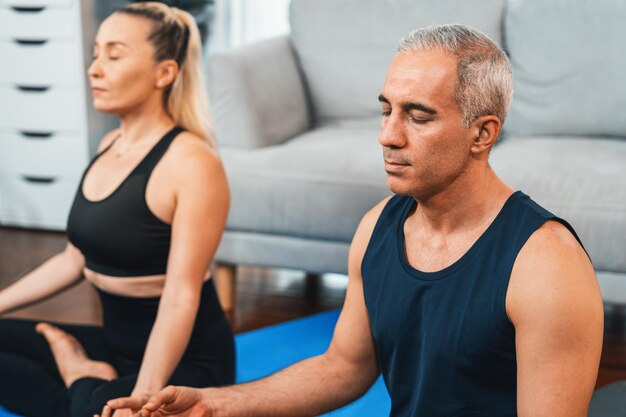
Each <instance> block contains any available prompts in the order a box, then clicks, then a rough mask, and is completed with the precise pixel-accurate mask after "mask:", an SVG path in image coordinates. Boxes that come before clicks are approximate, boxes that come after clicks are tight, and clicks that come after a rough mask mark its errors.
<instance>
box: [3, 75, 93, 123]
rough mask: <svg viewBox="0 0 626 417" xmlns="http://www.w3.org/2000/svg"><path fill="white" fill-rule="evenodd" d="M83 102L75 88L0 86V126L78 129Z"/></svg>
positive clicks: (83, 111)
mask: <svg viewBox="0 0 626 417" xmlns="http://www.w3.org/2000/svg"><path fill="white" fill-rule="evenodd" d="M85 106H86V103H85V102H84V101H83V99H82V94H81V92H80V91H79V90H78V89H75V88H74V89H72V88H62V87H58V86H50V85H44V86H40V87H38V86H20V87H18V88H0V128H15V129H19V130H26V131H28V130H37V131H39V130H43V131H50V130H69V131H74V132H79V131H81V130H82V124H83V123H84V119H85V117H84V113H85V109H84V107H85Z"/></svg>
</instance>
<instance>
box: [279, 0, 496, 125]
mask: <svg viewBox="0 0 626 417" xmlns="http://www.w3.org/2000/svg"><path fill="white" fill-rule="evenodd" d="M504 2H505V0H481V1H480V2H476V1H467V0H445V1H442V0H438V1H432V0H292V2H291V10H290V21H291V36H292V41H293V44H294V47H295V50H296V53H297V55H298V57H299V60H300V65H301V68H302V71H303V73H304V78H305V80H306V83H307V87H308V91H309V94H310V100H311V103H312V105H313V106H312V107H313V116H314V117H315V120H317V121H318V122H322V123H323V122H328V121H336V120H338V119H352V118H366V117H372V116H376V115H377V114H378V113H379V112H380V105H379V104H378V100H377V99H376V97H378V94H379V93H380V90H381V89H382V86H383V83H384V81H385V76H386V74H387V68H388V66H389V62H390V61H391V59H392V57H393V56H394V54H395V52H396V46H397V44H398V41H399V40H400V39H401V38H402V37H404V36H406V35H407V34H408V33H409V32H410V31H412V30H415V29H418V28H420V27H424V26H430V25H437V24H443V23H464V24H467V25H470V26H473V27H475V28H477V29H479V30H482V31H483V32H485V34H487V35H488V36H489V37H490V38H491V39H493V40H494V41H495V42H497V43H498V44H500V39H501V31H500V27H501V20H502V13H503V8H504ZM477 3H479V4H477Z"/></svg>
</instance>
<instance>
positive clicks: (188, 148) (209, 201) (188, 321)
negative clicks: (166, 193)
mask: <svg viewBox="0 0 626 417" xmlns="http://www.w3.org/2000/svg"><path fill="white" fill-rule="evenodd" d="M189 142H191V143H185V145H184V148H185V149H184V150H181V152H180V154H177V155H175V156H176V158H175V159H176V161H179V162H180V163H177V164H176V167H177V171H176V173H175V176H176V182H175V184H176V185H175V187H176V190H177V191H176V209H175V213H174V217H173V221H172V241H171V247H170V254H169V259H168V266H167V278H166V280H165V287H164V290H163V294H162V296H161V301H160V304H159V311H158V313H157V318H156V322H155V324H154V326H153V329H152V332H151V334H150V338H149V340H148V345H147V347H146V351H145V354H144V359H143V362H142V365H141V369H140V371H139V376H138V379H137V383H136V385H135V389H134V391H133V395H132V396H133V397H137V396H145V395H146V394H149V393H154V392H157V391H158V390H160V389H162V388H163V387H164V386H165V385H166V384H167V381H168V380H169V378H170V376H171V375H172V373H173V371H174V369H175V368H176V366H177V365H178V363H179V361H180V359H181V357H182V355H183V353H184V351H185V349H186V347H187V344H188V342H189V339H190V337H191V332H192V329H193V325H194V322H195V318H196V313H197V310H198V305H199V303H200V292H201V287H202V284H203V281H204V278H205V276H206V272H207V270H208V268H209V266H210V264H211V261H212V259H213V255H214V254H215V251H216V249H217V246H218V244H219V241H220V239H221V236H222V232H223V230H224V226H225V224H226V217H227V215H228V208H229V202H230V195H229V191H228V185H227V182H226V175H225V173H224V169H223V167H222V164H221V161H220V159H219V157H218V155H217V153H216V152H215V151H213V150H211V149H210V148H209V147H208V146H207V145H206V144H205V143H203V142H200V141H189ZM181 148H183V146H181ZM172 160H174V158H173V159H172Z"/></svg>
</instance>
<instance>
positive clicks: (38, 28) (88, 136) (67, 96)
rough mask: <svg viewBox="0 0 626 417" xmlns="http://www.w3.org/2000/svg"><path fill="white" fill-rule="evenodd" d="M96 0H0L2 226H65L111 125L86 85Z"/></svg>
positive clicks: (0, 193)
mask: <svg viewBox="0 0 626 417" xmlns="http://www.w3.org/2000/svg"><path fill="white" fill-rule="evenodd" d="M95 1H96V0H0V56H1V57H2V59H1V62H0V225H10V226H20V227H31V228H46V229H55V230H64V229H65V227H66V222H67V216H68V213H69V209H70V206H71V203H72V201H73V198H74V194H75V192H76V187H77V185H78V183H79V181H80V178H81V175H82V172H83V170H84V169H85V167H86V166H87V164H88V162H89V158H90V156H91V155H93V153H94V152H95V149H96V146H97V143H98V142H99V140H100V139H101V138H102V136H103V135H104V134H105V133H106V132H107V131H109V130H111V129H112V128H113V127H114V124H115V120H114V119H113V118H112V117H105V116H104V115H102V114H99V113H98V112H96V111H95V110H93V108H92V105H91V96H90V94H88V91H87V86H88V83H87V78H86V70H87V63H88V62H89V61H90V54H91V48H92V44H93V40H94V37H95V32H96V29H97V25H98V23H97V21H96V20H97V19H96V17H95V16H94V15H93V13H94V10H95ZM98 1H100V0H98Z"/></svg>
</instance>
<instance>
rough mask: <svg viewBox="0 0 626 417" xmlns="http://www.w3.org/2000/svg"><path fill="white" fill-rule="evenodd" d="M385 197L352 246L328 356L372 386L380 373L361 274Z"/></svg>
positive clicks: (366, 218) (362, 226) (361, 225)
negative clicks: (346, 278)
mask: <svg viewBox="0 0 626 417" xmlns="http://www.w3.org/2000/svg"><path fill="white" fill-rule="evenodd" d="M388 200H389V199H385V200H383V201H381V202H380V203H378V204H377V205H376V206H375V207H374V208H373V209H371V210H370V211H369V212H368V213H367V214H366V215H365V216H364V217H363V219H362V220H361V223H360V224H359V227H358V228H357V231H356V233H355V235H354V238H353V240H352V244H351V245H350V255H349V260H348V290H347V292H346V299H345V302H344V305H343V308H342V310H341V315H340V316H339V320H338V321H337V325H336V327H335V333H334V335H333V340H332V342H331V344H330V347H329V348H328V352H327V353H326V355H327V356H328V357H329V359H334V360H336V362H334V363H340V364H342V365H345V369H343V371H345V372H351V373H354V377H355V378H354V381H359V382H360V383H363V388H364V389H366V388H367V387H369V386H370V385H371V384H372V383H373V382H374V380H375V379H376V377H377V375H378V372H379V371H378V362H377V360H376V350H375V347H374V339H373V336H372V332H371V328H370V323H369V318H368V315H367V309H366V307H365V299H364V296H363V281H362V277H361V262H362V260H363V256H364V255H365V250H366V249H367V245H368V243H369V240H370V237H371V235H372V231H373V230H374V226H375V225H376V222H377V221H378V217H379V216H380V213H381V211H382V209H383V208H384V206H385V204H386V203H387V201H388Z"/></svg>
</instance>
